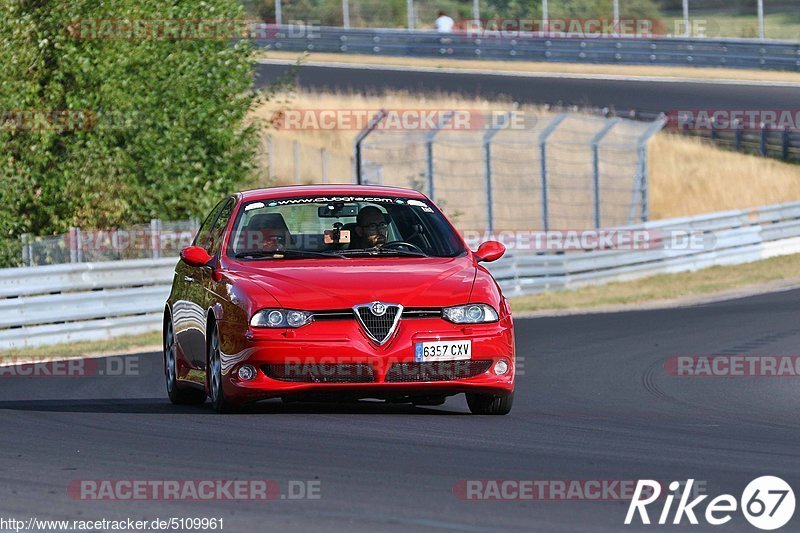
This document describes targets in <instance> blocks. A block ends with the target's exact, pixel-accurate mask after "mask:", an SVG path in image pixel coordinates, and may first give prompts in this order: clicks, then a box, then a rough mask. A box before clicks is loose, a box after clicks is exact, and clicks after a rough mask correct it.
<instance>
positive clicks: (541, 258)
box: [0, 202, 800, 350]
mask: <svg viewBox="0 0 800 533" xmlns="http://www.w3.org/2000/svg"><path fill="white" fill-rule="evenodd" d="M629 228H631V229H647V230H654V231H661V232H662V233H668V232H669V231H670V230H683V231H697V232H702V233H704V234H706V235H708V236H713V242H714V246H713V247H709V248H707V249H669V248H658V249H651V250H646V251H599V252H598V251H595V252H569V253H563V254H553V253H547V254H543V253H540V254H537V253H533V252H514V251H509V253H508V254H506V256H505V257H503V258H502V259H501V260H499V261H497V262H496V263H492V264H490V265H489V269H490V271H491V272H492V274H493V275H494V277H495V279H497V281H498V282H499V284H500V285H501V287H502V288H503V290H504V291H505V293H506V295H508V296H516V295H522V294H533V293H538V292H543V291H547V290H555V289H570V288H576V287H581V286H585V285H593V284H603V283H609V282H612V281H625V280H632V279H636V278H641V277H645V276H652V275H655V274H665V273H673V272H685V271H691V270H698V269H701V268H706V267H710V266H715V265H733V264H740V263H748V262H751V261H757V260H759V259H766V258H769V257H775V256H779V255H786V254H792V253H800V202H796V203H789V204H780V205H773V206H767V207H762V208H758V209H746V210H737V211H726V212H722V213H713V214H708V215H700V216H695V217H686V218H676V219H669V220H659V221H653V222H647V223H644V224H640V225H636V226H629ZM175 262H176V259H175V258H167V259H155V260H153V259H147V260H135V261H115V262H105V263H79V264H65V265H54V266H41V267H30V268H13V269H6V270H0V349H6V350H7V349H9V348H21V347H28V346H40V345H46V344H57V343H63V342H72V341H79V340H98V339H106V338H109V337H114V336H119V335H126V334H133V333H143V332H147V331H157V330H159V329H160V327H161V320H162V310H163V307H164V302H165V300H166V298H167V296H168V294H169V287H170V283H171V282H172V278H173V275H174V266H175Z"/></svg>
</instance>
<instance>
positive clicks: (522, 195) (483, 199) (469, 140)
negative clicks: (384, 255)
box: [355, 112, 665, 231]
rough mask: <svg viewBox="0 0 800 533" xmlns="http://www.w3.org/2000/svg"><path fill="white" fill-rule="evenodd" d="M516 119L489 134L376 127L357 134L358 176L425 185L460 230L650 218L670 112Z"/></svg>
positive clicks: (363, 180) (584, 225) (366, 179)
mask: <svg viewBox="0 0 800 533" xmlns="http://www.w3.org/2000/svg"><path fill="white" fill-rule="evenodd" d="M454 113H455V112H454ZM512 115H513V113H509V114H508V115H506V117H505V121H506V122H505V123H502V124H499V125H493V126H492V127H489V128H486V129H485V130H481V131H461V130H454V129H441V130H430V131H421V132H406V131H401V132H396V131H387V130H381V129H380V128H379V127H376V128H374V130H373V131H371V132H370V133H369V134H368V135H365V136H364V137H363V138H361V139H357V140H356V143H357V144H360V146H357V149H356V150H355V152H356V154H357V155H358V156H359V157H360V165H359V164H358V163H357V164H356V172H357V175H356V177H355V181H357V182H360V183H377V184H381V185H392V186H400V187H410V188H414V189H417V190H420V191H422V192H424V193H426V194H427V195H429V196H430V197H431V198H432V199H434V201H436V202H437V203H438V204H439V205H440V206H442V208H443V209H444V210H445V211H446V212H447V215H448V217H450V218H451V219H452V220H453V221H454V223H455V224H456V226H457V227H459V229H470V230H475V229H480V230H488V231H502V230H511V229H543V230H547V229H553V228H559V229H571V228H600V227H613V226H620V225H625V224H633V223H636V222H643V221H646V220H647V219H648V205H647V198H648V190H647V156H648V154H647V141H648V140H649V139H650V138H651V137H652V136H653V135H654V134H655V133H656V132H658V131H660V130H661V129H662V128H663V127H664V125H665V121H664V119H663V118H659V119H658V120H656V121H655V122H651V123H647V122H638V121H632V120H626V119H622V118H604V117H594V116H587V115H579V114H572V113H561V114H557V115H541V116H532V117H531V116H526V117H525V120H524V121H516V125H515V126H514V127H511V126H510V124H511V122H512V121H514V118H513V116H512ZM520 124H522V127H520ZM359 168H360V169H361V171H362V173H361V176H360V178H359V176H358V169H359ZM376 169H379V171H376ZM376 177H377V179H376Z"/></svg>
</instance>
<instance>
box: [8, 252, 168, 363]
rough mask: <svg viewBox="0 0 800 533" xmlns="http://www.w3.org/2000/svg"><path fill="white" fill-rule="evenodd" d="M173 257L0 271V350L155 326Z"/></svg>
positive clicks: (98, 337) (104, 336) (158, 323)
mask: <svg viewBox="0 0 800 533" xmlns="http://www.w3.org/2000/svg"><path fill="white" fill-rule="evenodd" d="M176 262H177V259H176V258H174V257H173V258H168V259H137V260H131V261H108V262H101V263H72V264H63V265H51V266H40V267H24V268H8V269H4V270H0V298H2V299H0V349H9V348H23V347H31V346H43V345H48V344H60V343H67V342H76V341H92V340H103V339H108V338H111V337H116V336H120V335H134V334H138V333H146V332H148V331H155V330H158V329H159V328H160V327H161V320H162V316H163V311H164V303H165V302H166V300H167V296H169V291H170V284H171V282H172V277H173V274H174V270H175V263H176Z"/></svg>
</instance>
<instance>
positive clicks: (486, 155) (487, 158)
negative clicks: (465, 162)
mask: <svg viewBox="0 0 800 533" xmlns="http://www.w3.org/2000/svg"><path fill="white" fill-rule="evenodd" d="M510 118H511V113H510V112H509V113H505V114H504V115H503V117H502V118H501V124H493V125H492V128H491V129H490V130H489V131H487V132H486V134H485V135H484V136H483V163H484V176H485V180H486V225H487V229H488V230H489V234H490V235H491V234H493V233H494V194H493V189H492V138H493V137H494V136H495V135H497V133H498V132H499V131H500V130H502V129H503V128H505V127H506V126H507V125H508V121H509V119H510Z"/></svg>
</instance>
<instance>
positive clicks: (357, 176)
mask: <svg viewBox="0 0 800 533" xmlns="http://www.w3.org/2000/svg"><path fill="white" fill-rule="evenodd" d="M385 116H386V110H385V109H381V110H380V111H378V112H377V113H375V116H373V117H372V119H371V120H370V121H369V124H367V127H366V128H364V129H363V130H361V131H360V132H359V134H358V135H356V138H355V139H354V140H353V181H354V182H356V183H357V184H358V185H361V174H362V171H363V170H364V169H363V161H362V157H361V143H362V142H364V139H366V138H367V136H368V135H369V134H370V133H372V131H373V130H374V129H375V128H377V127H378V124H380V122H381V120H383V117H385Z"/></svg>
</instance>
